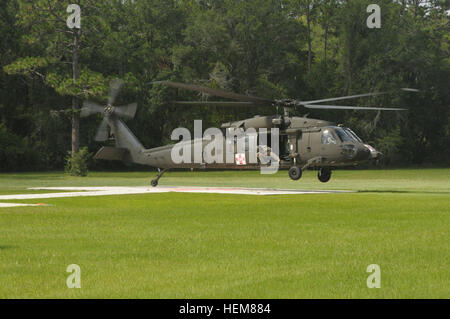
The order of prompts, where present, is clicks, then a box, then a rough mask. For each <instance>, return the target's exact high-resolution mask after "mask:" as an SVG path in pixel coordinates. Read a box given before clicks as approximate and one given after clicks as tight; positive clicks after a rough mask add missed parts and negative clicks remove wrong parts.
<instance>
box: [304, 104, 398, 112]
mask: <svg viewBox="0 0 450 319" xmlns="http://www.w3.org/2000/svg"><path fill="white" fill-rule="evenodd" d="M303 106H304V107H306V108H308V109H322V110H364V111H407V109H400V108H392V107H361V106H346V105H322V104H321V105H315V104H306V105H303Z"/></svg>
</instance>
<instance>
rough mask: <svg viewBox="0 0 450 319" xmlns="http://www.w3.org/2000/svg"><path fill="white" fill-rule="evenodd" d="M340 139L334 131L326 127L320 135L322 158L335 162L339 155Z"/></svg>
mask: <svg viewBox="0 0 450 319" xmlns="http://www.w3.org/2000/svg"><path fill="white" fill-rule="evenodd" d="M338 141H339V140H338V137H337V136H336V133H335V132H334V130H333V129H330V128H327V127H325V128H324V129H323V130H322V132H321V133H320V141H319V143H320V144H318V145H320V156H322V157H323V159H324V160H326V161H333V160H335V157H336V154H339V153H340V152H339V145H338Z"/></svg>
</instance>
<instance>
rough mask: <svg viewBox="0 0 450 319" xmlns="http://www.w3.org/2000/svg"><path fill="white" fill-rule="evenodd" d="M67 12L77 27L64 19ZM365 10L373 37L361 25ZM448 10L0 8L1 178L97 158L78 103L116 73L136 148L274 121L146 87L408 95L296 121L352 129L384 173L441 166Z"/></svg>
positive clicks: (449, 153)
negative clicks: (174, 135) (374, 13)
mask: <svg viewBox="0 0 450 319" xmlns="http://www.w3.org/2000/svg"><path fill="white" fill-rule="evenodd" d="M71 3H76V4H79V6H80V8H81V28H80V29H77V28H75V29H70V28H68V26H67V24H66V20H67V17H68V16H69V13H68V12H67V6H68V5H69V4H71ZM371 3H376V4H378V5H379V6H380V7H381V28H368V26H367V18H368V17H369V15H370V13H368V12H367V7H368V6H369V5H370V4H371ZM448 9H449V1H448V0H443V1H437V0H435V1H421V0H397V1H392V0H343V1H338V0H254V1H253V0H215V1H214V0H146V1H144V0H135V1H131V0H128V1H125V0H122V1H114V0H110V1H106V0H105V1H93V0H78V1H77V0H71V1H58V0H34V1H26V0H3V1H1V6H0V34H1V38H0V56H1V59H0V65H1V68H0V170H1V171H18V170H51V169H61V168H63V167H64V163H65V159H66V157H67V155H68V153H69V152H73V153H76V152H78V150H79V148H80V147H86V146H87V147H88V148H89V150H90V151H91V152H95V151H96V150H97V149H98V148H99V147H100V144H99V143H96V142H95V141H94V136H95V133H96V130H97V127H98V125H99V122H100V117H91V118H82V119H81V120H80V119H79V112H80V111H79V110H80V107H81V105H82V103H83V101H84V100H93V101H97V102H102V103H104V102H105V101H106V100H107V95H108V86H109V82H110V80H111V79H113V78H117V77H119V78H122V79H123V80H124V81H125V83H126V84H125V86H124V88H123V90H122V92H121V94H120V96H119V101H118V102H117V103H116V104H118V105H119V104H120V103H122V104H126V103H130V102H135V101H136V102H138V105H139V108H138V113H137V115H136V117H135V119H134V120H130V121H128V122H127V124H129V126H130V128H131V129H132V131H133V132H134V133H135V134H136V136H137V137H138V138H139V139H140V140H141V141H142V143H143V144H144V145H145V146H146V147H156V146H159V145H161V144H164V143H168V142H170V134H171V132H172V130H173V129H174V128H176V127H187V128H192V126H193V121H194V120H195V119H203V121H204V124H203V126H204V129H205V128H207V127H211V126H214V127H217V126H220V123H223V122H227V121H230V120H237V119H244V118H247V117H251V116H253V115H255V114H259V115H265V114H274V113H275V112H276V110H275V109H271V108H267V107H264V108H261V109H234V108H220V107H209V108H206V107H197V106H176V105H173V104H171V103H170V101H172V100H181V99H183V100H195V99H199V98H201V97H199V96H198V95H196V94H194V93H192V92H186V91H182V90H176V89H173V88H167V87H163V86H161V85H154V84H152V82H154V81H160V80H173V81H178V82H186V83H196V84H201V85H205V86H210V87H215V88H222V89H226V90H230V91H235V92H238V93H245V94H254V95H258V96H262V97H268V98H288V97H289V98H297V99H303V100H307V99H310V100H313V99H318V98H326V97H334V96H342V95H351V94H357V93H365V92H375V91H385V90H392V89H395V88H401V87H411V88H416V89H419V90H420V92H419V93H414V94H408V93H399V94H393V95H388V96H380V97H372V98H369V99H368V98H365V99H360V100H357V103H358V105H362V106H385V107H405V108H408V109H409V110H408V111H407V112H395V113H392V112H386V113H383V112H381V113H380V112H358V111H344V112H343V111H333V110H329V111H326V112H325V111H311V112H307V111H305V110H304V109H298V110H296V111H295V115H306V113H310V114H309V116H310V117H312V118H323V119H326V120H331V121H335V122H337V123H342V124H345V125H346V126H349V127H351V128H352V129H353V130H354V131H355V132H357V133H358V135H360V136H361V137H362V138H363V139H364V140H365V141H367V142H368V143H370V144H372V145H374V146H375V147H376V148H377V149H379V150H380V151H381V152H383V153H384V157H383V160H382V163H381V164H382V165H385V166H408V165H440V166H442V165H448V164H449V163H450V160H449V158H450V147H449V145H450V96H449V79H450V56H449V39H450V32H449V31H450V24H449V16H448V12H449V11H448ZM78 136H79V139H78ZM96 165H99V164H96ZM102 167H104V164H102Z"/></svg>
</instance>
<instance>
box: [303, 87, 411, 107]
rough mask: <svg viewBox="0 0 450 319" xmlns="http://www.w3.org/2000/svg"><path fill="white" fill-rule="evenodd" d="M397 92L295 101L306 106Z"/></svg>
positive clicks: (408, 90) (407, 90) (409, 89)
mask: <svg viewBox="0 0 450 319" xmlns="http://www.w3.org/2000/svg"><path fill="white" fill-rule="evenodd" d="M400 90H401V91H405V92H419V90H417V89H411V88H401V89H400ZM395 92H397V91H390V92H388V91H385V92H374V93H364V94H356V95H349V96H340V97H334V98H328V99H321V100H314V101H295V104H297V105H306V104H309V105H310V104H317V103H322V102H334V101H342V100H349V99H357V98H360V97H368V96H379V95H386V94H392V93H395Z"/></svg>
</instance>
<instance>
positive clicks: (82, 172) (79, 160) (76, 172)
mask: <svg viewBox="0 0 450 319" xmlns="http://www.w3.org/2000/svg"><path fill="white" fill-rule="evenodd" d="M91 156H92V154H91V153H89V151H88V148H87V147H83V148H82V149H80V151H79V152H78V153H75V154H74V155H73V156H72V155H71V154H69V155H68V156H67V157H66V167H65V170H66V173H68V174H70V175H72V176H87V174H88V162H89V160H90V158H91Z"/></svg>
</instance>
